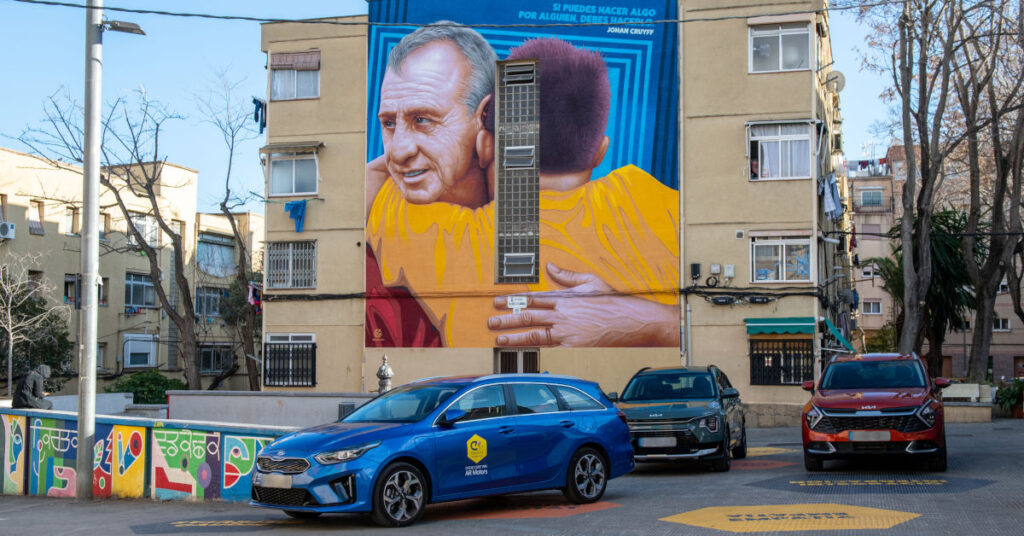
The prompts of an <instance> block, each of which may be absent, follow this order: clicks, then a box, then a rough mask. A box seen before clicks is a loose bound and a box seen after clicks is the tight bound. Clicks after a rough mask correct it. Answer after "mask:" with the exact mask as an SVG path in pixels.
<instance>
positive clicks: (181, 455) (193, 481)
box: [152, 428, 222, 500]
mask: <svg viewBox="0 0 1024 536" xmlns="http://www.w3.org/2000/svg"><path fill="white" fill-rule="evenodd" d="M152 456H153V474H152V486H153V498H155V499H161V500H167V499H188V498H192V499H198V500H202V499H212V498H218V497H220V483H221V476H220V473H221V471H222V468H221V451H220V432H209V431H204V430H179V429H172V428H154V429H153V454H152Z"/></svg>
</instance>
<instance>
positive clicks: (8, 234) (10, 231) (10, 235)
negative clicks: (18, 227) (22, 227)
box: [0, 221, 14, 240]
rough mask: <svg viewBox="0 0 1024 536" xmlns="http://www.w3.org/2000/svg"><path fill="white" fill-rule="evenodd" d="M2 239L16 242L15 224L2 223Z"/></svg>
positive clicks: (0, 224)
mask: <svg viewBox="0 0 1024 536" xmlns="http://www.w3.org/2000/svg"><path fill="white" fill-rule="evenodd" d="M0 238H6V239H9V240H14V224H13V223H11V222H9V221H0Z"/></svg>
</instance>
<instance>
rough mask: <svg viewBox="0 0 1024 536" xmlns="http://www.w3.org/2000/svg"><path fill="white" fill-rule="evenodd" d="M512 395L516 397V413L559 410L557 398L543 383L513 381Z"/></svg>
mask: <svg viewBox="0 0 1024 536" xmlns="http://www.w3.org/2000/svg"><path fill="white" fill-rule="evenodd" d="M512 395H513V396H515V399H516V413H554V412H556V411H558V410H559V407H558V399H557V398H555V394H554V393H552V392H551V389H548V386H547V385H544V384H543V383H513V384H512Z"/></svg>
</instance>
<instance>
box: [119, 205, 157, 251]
mask: <svg viewBox="0 0 1024 536" xmlns="http://www.w3.org/2000/svg"><path fill="white" fill-rule="evenodd" d="M130 217H131V220H132V224H133V225H135V229H137V230H138V231H139V234H140V235H142V238H143V239H144V240H145V241H146V244H149V245H150V246H153V247H157V246H159V245H160V228H159V227H158V226H157V223H156V218H154V217H153V216H150V215H149V214H142V213H140V212H131V213H130ZM127 232H128V245H130V246H135V245H138V242H136V241H135V235H133V234H132V232H131V230H128V231H127Z"/></svg>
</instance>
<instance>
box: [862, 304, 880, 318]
mask: <svg viewBox="0 0 1024 536" xmlns="http://www.w3.org/2000/svg"><path fill="white" fill-rule="evenodd" d="M863 311H864V314H866V315H880V314H882V301H881V300H864V302H863Z"/></svg>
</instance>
